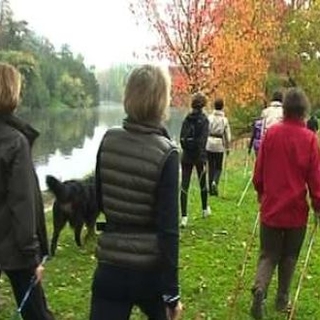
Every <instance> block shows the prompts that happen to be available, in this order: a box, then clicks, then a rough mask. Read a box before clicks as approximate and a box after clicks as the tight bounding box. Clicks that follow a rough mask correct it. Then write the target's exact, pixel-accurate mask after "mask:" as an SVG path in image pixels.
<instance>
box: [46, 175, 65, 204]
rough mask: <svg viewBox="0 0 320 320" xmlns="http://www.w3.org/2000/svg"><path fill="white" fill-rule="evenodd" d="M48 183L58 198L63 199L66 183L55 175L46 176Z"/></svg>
mask: <svg viewBox="0 0 320 320" xmlns="http://www.w3.org/2000/svg"><path fill="white" fill-rule="evenodd" d="M46 184H47V186H48V188H49V190H50V191H51V192H52V193H53V194H54V195H55V197H56V198H57V199H61V198H62V197H63V196H64V194H65V186H64V184H63V183H62V182H61V181H60V180H58V179H57V178H55V177H54V176H50V175H48V176H46Z"/></svg>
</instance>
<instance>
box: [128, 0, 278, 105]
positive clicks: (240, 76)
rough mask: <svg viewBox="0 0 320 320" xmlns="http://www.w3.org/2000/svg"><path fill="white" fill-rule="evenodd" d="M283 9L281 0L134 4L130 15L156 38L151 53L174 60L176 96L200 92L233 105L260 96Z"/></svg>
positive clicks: (171, 0)
mask: <svg viewBox="0 0 320 320" xmlns="http://www.w3.org/2000/svg"><path fill="white" fill-rule="evenodd" d="M283 9H284V1H283V0H274V1H264V0H220V1H219V0H216V1H214V0H168V1H166V2H165V3H163V2H161V3H160V1H156V0H140V1H136V2H132V3H131V11H132V13H133V14H135V15H136V16H137V17H138V19H139V21H142V20H143V19H142V18H144V21H146V22H147V24H148V26H149V28H150V29H151V30H153V31H154V33H155V34H156V35H157V36H158V38H157V40H158V43H157V44H156V45H155V46H153V48H152V50H153V53H154V55H153V56H152V57H153V58H154V57H157V58H158V59H163V58H166V59H168V60H169V62H170V63H171V72H172V74H173V77H174V89H175V94H177V93H178V94H179V93H188V94H189V93H192V92H194V91H198V90H201V91H204V92H205V93H207V94H208V95H209V96H215V95H218V94H219V95H223V96H224V97H227V98H228V99H229V100H230V102H232V103H233V104H242V103H244V102H250V101H251V100H252V99H256V98H257V97H260V96H261V95H262V93H263V87H264V80H265V78H266V74H267V70H268V66H269V62H268V58H269V56H270V54H271V52H272V51H273V50H274V48H275V46H276V45H277V40H278V38H279V37H278V36H277V35H278V34H279V28H281V21H282V20H281V18H282V14H283ZM240 87H241V90H240V91H239V90H238V89H239V88H240Z"/></svg>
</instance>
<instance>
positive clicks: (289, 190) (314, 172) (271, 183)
mask: <svg viewBox="0 0 320 320" xmlns="http://www.w3.org/2000/svg"><path fill="white" fill-rule="evenodd" d="M253 183H254V186H255V189H256V191H257V192H258V198H259V201H260V206H261V207H260V213H261V217H260V219H261V222H262V223H264V224H266V225H267V226H271V227H279V228H296V227H302V226H305V225H306V224H307V219H308V211H309V206H308V203H307V189H308V190H309V193H310V197H311V201H312V207H313V209H314V210H315V211H319V210H320V153H319V146H318V140H317V137H316V135H315V134H314V133H313V132H311V131H310V130H308V129H307V128H306V126H305V124H304V123H303V122H302V121H297V120H288V119H287V120H284V121H283V122H281V123H278V124H275V125H273V126H272V127H271V128H270V129H269V130H268V131H267V133H266V135H265V137H264V138H263V141H262V144H261V147H260V150H259V154H258V158H257V161H256V164H255V170H254V177H253Z"/></svg>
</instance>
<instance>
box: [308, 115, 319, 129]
mask: <svg viewBox="0 0 320 320" xmlns="http://www.w3.org/2000/svg"><path fill="white" fill-rule="evenodd" d="M307 128H308V129H309V130H311V131H313V132H314V133H317V132H318V130H319V126H318V119H317V117H316V115H314V114H313V115H312V116H311V117H310V118H309V119H308V121H307Z"/></svg>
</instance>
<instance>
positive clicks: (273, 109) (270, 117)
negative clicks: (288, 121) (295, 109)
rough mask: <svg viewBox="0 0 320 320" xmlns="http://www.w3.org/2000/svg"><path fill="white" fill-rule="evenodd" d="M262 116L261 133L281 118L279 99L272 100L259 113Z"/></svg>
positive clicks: (281, 109) (281, 111)
mask: <svg viewBox="0 0 320 320" xmlns="http://www.w3.org/2000/svg"><path fill="white" fill-rule="evenodd" d="M261 117H262V130H261V132H262V135H264V134H265V133H266V132H267V130H268V129H269V128H270V127H271V126H272V125H274V124H276V123H278V122H280V121H282V119H283V108H282V103H281V102H279V101H272V102H271V103H270V106H269V107H268V108H266V109H264V110H262V113H261Z"/></svg>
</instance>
